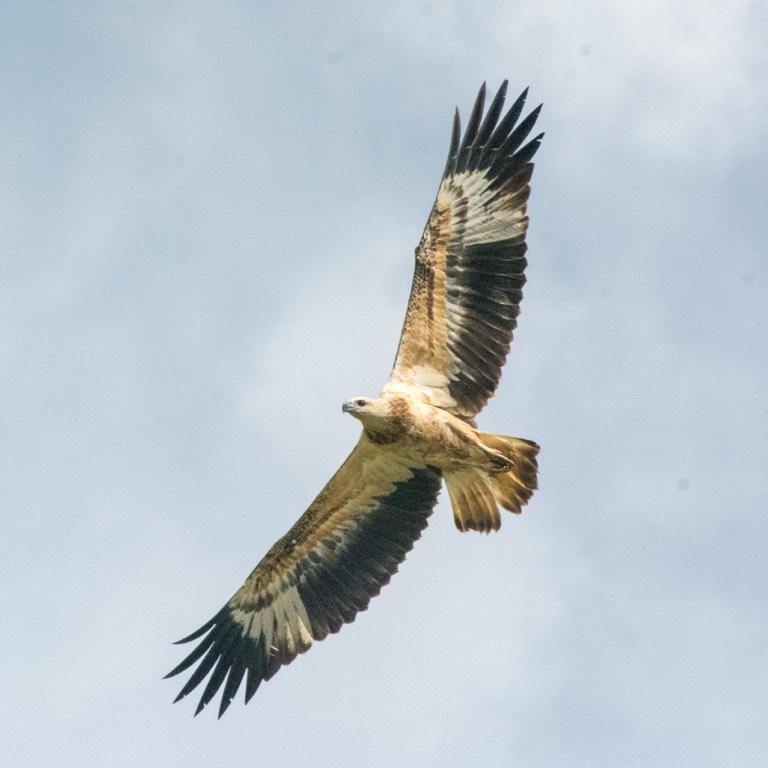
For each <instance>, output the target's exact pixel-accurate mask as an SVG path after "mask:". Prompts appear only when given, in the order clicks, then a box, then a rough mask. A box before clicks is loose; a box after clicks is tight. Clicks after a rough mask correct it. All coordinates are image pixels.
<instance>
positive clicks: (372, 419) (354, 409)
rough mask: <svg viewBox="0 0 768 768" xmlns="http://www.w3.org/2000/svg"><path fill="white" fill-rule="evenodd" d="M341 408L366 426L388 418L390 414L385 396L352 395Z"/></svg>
mask: <svg viewBox="0 0 768 768" xmlns="http://www.w3.org/2000/svg"><path fill="white" fill-rule="evenodd" d="M341 410H342V411H343V412H344V413H348V414H350V415H351V416H354V417H355V418H356V419H359V420H360V421H362V422H363V424H365V425H366V426H367V425H373V424H376V423H379V422H381V421H382V420H388V419H390V418H391V416H392V412H391V408H390V404H389V402H388V400H387V398H385V397H353V398H352V399H351V400H347V402H346V403H344V405H342V406H341Z"/></svg>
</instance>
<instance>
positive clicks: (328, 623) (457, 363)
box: [166, 81, 543, 717]
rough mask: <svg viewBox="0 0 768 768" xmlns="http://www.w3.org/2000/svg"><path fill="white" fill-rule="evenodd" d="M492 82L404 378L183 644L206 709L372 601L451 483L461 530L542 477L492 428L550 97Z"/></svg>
mask: <svg viewBox="0 0 768 768" xmlns="http://www.w3.org/2000/svg"><path fill="white" fill-rule="evenodd" d="M506 89H507V81H504V83H503V84H502V85H501V88H500V89H499V91H498V92H497V93H496V96H495V97H494V99H493V101H492V102H491V104H490V106H489V108H488V110H487V112H485V114H484V109H485V84H483V86H482V87H481V89H480V92H479V93H478V96H477V100H476V101H475V104H474V107H473V109H472V113H471V115H470V118H469V122H468V124H467V127H466V130H465V131H464V135H463V136H462V133H461V123H460V119H459V112H458V110H456V112H455V114H454V120H453V130H452V133H451V142H450V149H449V152H448V162H447V164H446V166H445V171H444V172H443V177H442V179H441V181H440V187H439V189H438V192H437V199H436V200H435V203H434V205H433V207H432V211H431V213H430V216H429V219H428V221H427V225H426V227H425V229H424V233H423V235H422V237H421V241H420V242H419V245H418V247H417V248H416V265H415V270H414V275H413V284H412V287H411V294H410V298H409V301H408V308H407V310H406V314H405V323H404V325H403V330H402V334H401V336H400V343H399V345H398V348H397V354H396V356H395V363H394V367H393V369H392V372H391V374H390V377H389V380H388V381H387V383H386V384H385V385H384V388H383V390H382V391H381V394H379V396H378V397H353V398H351V399H350V400H347V401H346V402H345V403H344V404H343V406H342V410H343V411H344V412H345V413H349V414H350V415H351V416H354V417H355V418H356V419H358V420H359V421H360V422H361V424H362V433H361V435H360V439H359V441H358V443H357V445H356V446H355V448H354V449H353V451H352V453H351V454H350V455H349V457H348V458H347V460H346V461H345V462H344V463H343V464H342V466H341V467H340V468H339V470H338V471H337V472H336V474H335V475H334V476H333V477H332V478H331V480H330V481H329V482H328V484H327V485H326V486H325V488H323V490H322V491H321V492H320V495H319V496H318V497H317V498H316V499H315V500H314V501H313V502H312V504H311V505H310V507H309V509H307V511H306V512H305V513H304V514H303V515H302V516H301V517H300V518H299V520H298V521H297V522H296V524H295V525H294V526H293V527H292V528H291V529H290V530H289V531H288V533H286V534H285V536H283V537H282V538H281V539H279V540H278V541H277V542H276V543H275V544H274V546H273V547H272V548H271V549H270V550H269V551H268V552H267V554H266V555H265V556H264V558H263V559H262V560H261V562H260V563H259V564H258V565H257V566H256V568H254V570H253V572H252V573H251V574H250V576H248V578H247V579H246V580H245V582H244V583H243V585H242V586H241V587H240V589H238V591H237V592H235V594H234V595H233V596H232V597H231V598H230V600H229V601H228V602H227V604H226V605H225V606H224V607H223V608H222V609H221V610H220V611H219V612H218V613H217V614H216V615H215V616H214V617H213V618H212V619H211V620H210V621H208V622H207V623H206V624H204V625H203V626H202V627H200V629H198V630H197V631H196V632H193V633H192V634H191V635H189V636H188V637H185V638H184V639H183V640H180V641H179V643H189V642H192V641H196V640H197V641H199V642H198V644H197V646H196V647H195V649H194V650H193V651H192V652H191V653H190V654H189V655H188V656H187V657H186V659H184V661H182V662H181V663H180V664H179V665H178V666H177V667H176V668H175V669H173V670H172V671H171V672H170V673H169V674H168V675H166V677H172V676H173V675H178V674H179V673H181V672H184V671H185V670H187V669H189V668H190V667H193V666H194V665H197V667H196V668H195V670H194V671H193V673H192V675H191V677H190V678H189V680H188V681H187V683H186V684H185V685H184V687H183V688H182V689H181V692H180V693H179V695H178V697H177V698H176V701H179V700H180V699H183V698H184V697H185V696H187V694H189V693H190V692H191V691H193V690H194V689H195V688H197V686H199V685H200V684H201V683H203V681H204V680H205V679H206V678H208V680H207V683H206V684H205V688H204V689H203V693H202V696H201V698H200V702H199V704H198V706H197V709H196V711H195V714H198V713H199V712H200V711H202V709H203V708H204V707H205V706H206V705H207V704H208V703H209V702H210V701H211V700H212V699H213V697H214V696H215V695H216V694H217V692H218V691H219V690H220V689H221V688H222V686H223V691H222V694H221V701H220V705H219V717H221V715H222V714H224V712H225V711H226V710H227V708H228V707H229V705H230V703H231V702H232V699H233V698H234V696H235V694H236V693H237V691H238V689H239V687H240V685H241V683H242V682H243V679H245V702H246V703H248V701H250V699H251V697H252V696H253V695H254V693H255V692H256V690H257V688H258V687H259V685H260V684H261V683H262V681H264V680H269V679H270V678H271V677H272V676H273V675H274V674H275V673H276V672H277V671H278V670H279V669H280V667H282V666H283V665H285V664H289V663H290V662H292V661H293V660H294V659H295V658H296V656H298V655H299V654H301V653H304V652H305V651H306V650H308V649H309V647H310V646H311V645H312V642H313V641H314V640H322V639H324V638H325V637H326V636H327V635H328V634H330V633H334V632H338V631H339V629H341V626H342V625H343V624H345V623H349V622H352V621H354V619H355V616H356V615H357V613H358V611H363V610H365V609H366V608H367V607H368V603H369V601H370V600H371V598H372V597H375V596H376V595H378V594H379V592H380V591H381V588H382V587H383V586H384V585H385V584H387V583H388V582H389V580H390V578H391V577H392V575H393V574H394V573H395V572H396V571H397V568H398V566H399V565H400V563H401V562H403V560H404V559H405V556H406V554H407V553H408V552H409V551H410V550H411V548H412V547H413V545H414V543H415V541H416V540H417V539H418V538H419V537H420V536H421V532H422V530H423V529H424V528H425V527H426V525H427V521H428V519H429V516H430V514H431V512H432V509H433V507H434V506H435V504H436V502H437V496H438V493H439V491H440V488H441V485H442V482H443V481H445V485H446V487H447V489H448V496H449V498H450V501H451V505H452V508H453V516H454V521H455V523H456V526H457V527H458V529H459V530H460V531H468V530H474V531H482V532H488V531H495V530H498V528H499V526H500V525H501V516H500V513H499V506H501V507H503V508H504V509H506V510H509V511H510V512H514V513H516V514H519V513H520V511H521V508H522V507H523V506H524V505H525V504H526V503H527V502H528V500H529V499H530V497H531V495H532V493H533V491H534V490H535V489H536V488H537V471H538V468H537V463H536V456H537V454H538V452H539V446H538V445H536V443H534V442H531V441H529V440H524V439H522V438H518V437H507V436H505V435H498V434H491V433H487V432H480V431H479V430H478V429H477V426H476V424H475V417H476V416H477V414H478V413H479V412H480V411H481V410H482V408H483V407H484V406H485V404H486V403H487V401H488V400H489V398H491V397H492V396H493V394H494V392H495V391H496V388H497V386H498V384H499V379H500V378H501V369H502V366H503V365H504V363H505V361H506V358H507V354H508V352H509V347H510V343H511V341H512V332H513V330H514V329H515V327H516V325H517V316H518V314H519V312H520V301H521V299H522V296H523V294H522V287H523V285H524V283H525V275H524V270H525V267H526V265H527V262H526V259H525V252H526V244H525V234H526V230H527V228H528V217H527V215H526V209H527V202H528V196H529V194H530V187H529V182H530V179H531V174H532V172H533V163H532V162H531V158H532V157H533V155H534V154H535V152H536V150H537V149H538V147H539V144H540V143H541V139H542V137H543V134H539V135H538V136H536V137H535V138H533V139H529V136H530V134H531V132H532V129H533V126H534V124H535V123H536V119H537V117H538V114H539V111H540V109H541V107H540V106H539V107H537V108H536V109H534V110H533V111H532V112H530V114H528V115H527V117H525V118H524V119H523V120H522V121H520V122H518V120H519V119H520V116H521V114H522V112H523V107H524V104H525V99H526V96H527V89H526V91H524V92H523V93H522V95H521V96H520V97H519V98H518V99H517V100H516V101H515V102H514V103H513V104H512V106H511V107H509V109H508V110H507V112H506V113H505V114H504V115H503V117H502V112H503V108H504V101H505V97H506Z"/></svg>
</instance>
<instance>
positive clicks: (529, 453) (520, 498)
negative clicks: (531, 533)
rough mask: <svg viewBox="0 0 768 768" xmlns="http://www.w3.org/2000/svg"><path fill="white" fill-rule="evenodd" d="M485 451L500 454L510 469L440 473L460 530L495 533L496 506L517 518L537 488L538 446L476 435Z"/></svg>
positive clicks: (485, 435) (521, 440)
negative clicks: (492, 471)
mask: <svg viewBox="0 0 768 768" xmlns="http://www.w3.org/2000/svg"><path fill="white" fill-rule="evenodd" d="M477 436H478V437H479V438H480V440H482V442H483V444H484V445H486V446H487V447H488V448H491V449H492V450H494V451H496V452H497V453H500V454H502V455H503V456H504V457H505V458H506V459H507V460H508V461H509V463H510V464H511V467H510V468H509V469H506V470H502V471H500V472H494V473H488V472H486V471H485V470H484V469H480V468H477V469H474V468H473V469H462V470H457V471H446V472H444V473H443V477H444V478H445V484H446V486H447V488H448V495H449V496H450V499H451V505H452V506H453V519H454V522H455V523H456V527H457V528H458V529H459V530H460V531H470V530H472V531H481V532H483V533H488V532H489V531H497V530H498V529H499V527H500V526H501V516H500V515H499V508H498V505H499V504H500V505H501V506H502V507H504V509H508V510H509V511H510V512H514V513H515V514H516V515H519V514H520V512H521V511H522V508H523V507H524V506H525V504H526V503H527V502H528V499H530V498H531V496H532V495H533V492H534V491H535V490H536V488H537V487H538V485H537V482H536V477H537V473H538V464H537V463H536V455H537V454H538V452H539V446H538V445H536V443H534V442H531V441H530V440H523V439H522V438H520V437H507V436H506V435H493V434H490V433H488V432H478V434H477Z"/></svg>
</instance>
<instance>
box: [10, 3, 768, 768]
mask: <svg viewBox="0 0 768 768" xmlns="http://www.w3.org/2000/svg"><path fill="white" fill-rule="evenodd" d="M767 36H768V8H767V7H766V5H765V3H760V2H757V1H754V2H750V1H748V0H733V1H732V2H730V3H728V4H726V3H721V2H716V1H715V0H695V2H694V0H679V1H678V2H663V1H662V0H650V1H649V2H646V3H642V4H627V3H622V4H619V3H610V2H606V1H605V0H586V1H585V2H581V3H572V2H565V0H538V1H537V2H529V1H528V0H521V2H517V3H509V2H507V1H506V0H499V2H473V3H467V2H464V3H459V2H443V3H437V2H391V3H371V4H368V5H364V6H363V5H361V4H359V3H345V2H339V3H330V2H325V3H322V2H316V3H311V2H303V3H302V2H299V3H294V4H290V6H289V5H288V4H278V3H272V2H263V3H245V2H232V3H224V4H221V3H211V2H202V1H195V0H191V1H187V2H184V3H176V2H164V3H148V2H136V3H130V4H116V3H114V4H113V3H106V4H96V5H95V4H91V3H80V2H74V1H73V2H62V3H57V4H50V3H42V2H30V3H24V4H22V3H10V4H7V6H6V7H5V9H4V22H3V25H2V29H0V51H1V52H2V53H0V104H2V113H3V119H2V120H0V175H1V176H2V179H3V184H2V185H0V232H1V233H2V236H0V276H1V279H0V611H1V612H2V614H1V615H2V617H3V621H2V624H3V630H2V632H0V652H1V653H2V657H3V658H4V660H5V661H4V663H3V665H2V668H1V669H0V686H1V687H2V690H3V691H4V695H3V697H2V702H0V742H1V743H2V744H3V753H4V756H5V757H6V759H7V761H8V764H9V765H14V766H30V767H34V768H37V767H42V766H52V765H76V766H78V767H79V768H90V767H91V766H94V767H96V766H98V767H99V768H101V767H102V766H104V765H109V766H111V768H121V766H131V767H134V766H143V767H145V768H153V767H154V766H163V768H174V767H175V766H185V767H186V768H197V767H198V766H211V765H230V764H254V765H262V764H269V765H275V766H296V765H303V766H329V765H332V766H361V765H364V766H372V767H374V768H375V767H377V766H401V767H403V768H407V767H409V766H420V767H422V768H424V767H427V768H428V767H429V766H440V767H441V768H445V767H446V766H467V765H473V766H481V767H482V768H485V767H486V766H493V767H495V766H520V767H521V768H544V767H549V766H552V767H557V768H576V767H581V766H585V767H586V766H631V767H633V768H646V767H647V768H654V767H656V766H659V767H661V766H670V765H675V766H696V767H697V768H702V767H704V768H706V767H707V766H722V765H739V766H757V765H762V764H764V763H763V761H764V759H765V755H766V754H768V715H767V714H766V713H767V712H768V642H766V638H768V611H767V610H766V609H767V608H768V569H767V568H766V554H765V552H766V547H767V545H768V521H767V518H766V508H767V507H768V504H767V499H768V396H767V394H766V392H767V391H768V354H766V353H768V262H767V260H766V253H767V252H768V224H767V220H766V178H767V177H768V111H767V110H766V108H765V105H766V103H767V102H768V53H766V47H765V40H766V37H767ZM505 78H509V81H510V85H509V91H510V96H514V95H516V93H517V92H520V91H522V89H523V88H524V87H526V86H530V89H531V90H530V97H529V105H530V106H531V107H533V106H535V105H537V104H538V103H541V102H543V104H544V108H543V111H542V114H541V117H540V120H539V126H540V127H541V130H544V131H545V132H546V136H545V138H544V142H543V144H542V147H541V149H540V151H539V153H538V155H537V157H536V170H535V172H534V177H533V182H532V194H531V199H530V204H529V215H530V220H531V224H530V229H529V237H528V243H529V251H528V260H529V267H528V271H527V275H528V283H527V285H526V289H525V299H524V301H523V304H522V314H521V317H520V319H519V327H518V330H517V332H516V338H515V341H514V344H513V347H512V352H511V354H510V357H509V361H508V364H507V366H506V368H505V374H504V377H503V379H502V383H501V387H500V389H499V391H498V393H497V395H496V397H495V398H494V399H493V400H492V401H491V403H490V404H489V406H488V408H487V409H486V411H485V412H484V413H483V414H482V416H481V417H480V420H479V421H480V426H481V428H484V429H486V430H488V431H493V432H501V433H506V434H514V435H519V436H521V437H525V438H529V439H533V440H535V441H536V442H538V443H539V444H540V445H541V446H542V450H541V455H540V490H539V491H538V492H537V493H536V494H535V496H534V497H533V499H532V501H531V503H530V504H529V506H528V507H527V508H526V510H525V512H524V514H523V515H522V516H521V517H519V518H516V517H515V518H513V517H512V516H511V515H507V517H506V518H504V519H503V523H502V528H501V530H500V531H499V532H498V533H497V534H494V535H490V536H482V535H477V534H473V533H467V534H460V533H459V532H458V531H457V530H456V529H455V528H454V524H453V521H452V516H451V512H450V508H449V505H448V502H447V498H445V497H446V494H445V493H443V498H442V500H441V501H440V503H439V504H438V507H437V508H436V510H435V513H434V514H433V517H432V519H431V523H430V526H429V528H428V529H427V530H426V531H425V533H424V535H423V537H422V539H421V540H420V541H419V542H418V543H417V544H416V547H415V548H414V551H413V552H411V553H410V555H409V557H408V559H407V560H406V562H405V563H404V564H403V566H402V567H401V569H400V572H399V573H398V574H397V575H396V576H395V577H394V578H393V580H392V582H391V584H390V585H389V586H387V587H386V588H385V589H384V590H383V592H382V594H381V595H380V596H379V597H378V598H376V599H375V600H374V601H372V603H371V606H370V608H369V610H368V611H367V612H365V613H362V614H360V615H359V616H358V618H357V620H356V621H355V623H354V624H352V625H349V626H346V627H344V628H343V629H342V631H341V632H340V633H339V634H338V635H336V636H332V637H330V638H328V639H327V640H326V641H324V642H322V643H318V644H316V645H315V646H314V647H313V648H312V650H311V651H310V652H309V653H307V654H306V655H305V656H302V657H301V658H299V659H298V660H296V661H295V662H294V663H293V664H292V665H290V666H289V667H287V668H285V669H283V670H281V671H280V673H279V674H278V675H277V676H276V677H275V678H274V679H273V680H271V681H270V682H268V683H266V684H265V685H264V686H262V688H260V690H259V691H258V693H257V695H256V696H255V697H254V699H253V700H252V701H251V702H250V704H249V705H248V706H247V707H245V706H243V705H242V701H241V697H238V700H237V701H236V702H234V703H233V705H232V706H231V707H230V709H229V711H228V712H227V715H226V716H225V717H224V718H223V719H222V720H220V721H217V720H216V717H215V710H206V711H205V712H204V713H202V714H201V715H200V716H198V717H197V718H193V717H192V714H193V711H194V706H195V703H196V700H193V697H191V698H190V699H185V700H184V701H183V702H181V703H179V704H175V705H172V704H171V702H172V700H173V698H174V697H175V696H176V694H177V692H178V689H179V687H180V685H181V682H182V681H181V680H180V679H179V678H175V679H173V680H171V681H168V680H162V679H161V678H162V676H163V675H164V674H165V673H166V672H168V671H169V670H170V669H171V668H172V667H173V666H175V665H176V664H177V663H178V662H179V661H180V660H181V658H182V657H183V655H184V649H182V648H178V647H175V646H173V645H172V641H174V640H177V639H179V638H180V637H183V636H185V635H186V634H189V633H190V632H191V631H193V630H194V629H196V628H197V627H198V626H200V625H201V624H202V623H203V622H205V621H207V620H208V618H210V616H212V615H213V613H214V612H216V611H217V610H218V609H219V608H220V607H221V605H223V603H224V602H225V601H226V600H227V599H228V598H229V596H230V595H231V594H232V593H233V592H234V591H235V590H236V589H237V588H238V587H239V585H240V584H241V582H242V580H243V579H244V578H245V577H246V576H247V575H248V573H249V572H250V570H251V569H252V567H253V566H254V565H255V564H256V562H257V561H258V560H259V559H260V558H261V557H262V555H263V554H264V553H265V552H266V550H267V549H268V548H269V547H270V546H271V544H272V543H273V542H274V541H275V540H276V539H277V538H278V537H279V536H281V535H282V534H283V533H284V532H285V531H286V530H287V529H288V528H289V527H290V526H291V525H292V524H293V522H294V521H295V520H296V519H297V518H298V516H299V515H300V514H301V513H302V512H303V511H304V509H305V508H306V507H307V505H308V504H309V503H310V502H311V501H312V499H313V498H314V496H315V495H316V493H317V492H318V491H319V490H320V488H321V487H322V486H323V485H324V483H325V482H326V481H327V480H328V478H330V476H331V475H332V473H333V472H334V471H335V470H336V468H337V467H338V466H339V464H340V463H341V461H342V460H343V459H344V458H345V456H346V455H347V453H348V452H349V451H350V450H351V448H352V446H353V445H354V443H355V442H356V440H357V436H358V433H359V425H358V424H357V422H355V421H354V420H353V419H350V418H348V417H347V416H343V415H342V414H341V410H340V405H341V403H342V402H343V401H344V400H346V399H348V398H349V397H352V396H354V395H360V394H368V395H375V394H376V393H377V392H378V391H379V390H380V388H381V387H382V385H383V384H384V382H385V381H386V378H387V376H388V373H389V369H390V366H391V364H392V361H393V358H394V353H395V348H396V344H397V339H398V335H399V331H400V326H401V323H402V319H403V315H404V310H405V304H406V300H407V296H408V291H409V287H410V280H411V274H412V259H413V248H414V247H415V246H416V244H417V242H418V240H419V237H420V235H421V230H422V227H423V225H424V223H425V221H426V218H427V215H428V212H429V209H430V207H431V204H432V201H433V199H434V195H435V193H436V191H437V185H438V182H439V177H440V174H441V172H442V169H443V166H444V163H445V157H446V153H447V149H448V141H449V136H450V128H451V120H452V112H453V109H454V107H455V106H458V107H459V108H460V110H461V111H462V114H463V115H464V117H465V118H466V117H467V116H468V113H469V109H470V108H471V105H472V103H473V100H474V97H475V95H476V93H477V89H478V88H479V86H480V84H481V83H482V82H483V81H487V83H488V87H489V90H490V91H491V92H495V90H496V88H497V87H498V85H499V84H500V83H501V81H502V80H503V79H505ZM241 696H242V694H241Z"/></svg>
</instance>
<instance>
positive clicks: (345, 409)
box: [341, 400, 355, 413]
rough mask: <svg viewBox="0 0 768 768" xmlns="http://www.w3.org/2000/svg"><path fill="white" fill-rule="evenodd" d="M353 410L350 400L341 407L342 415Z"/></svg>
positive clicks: (353, 405)
mask: <svg viewBox="0 0 768 768" xmlns="http://www.w3.org/2000/svg"><path fill="white" fill-rule="evenodd" d="M354 410H355V404H354V403H353V402H352V401H351V400H347V402H346V403H344V405H342V406H341V412H342V413H352V411H354Z"/></svg>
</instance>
